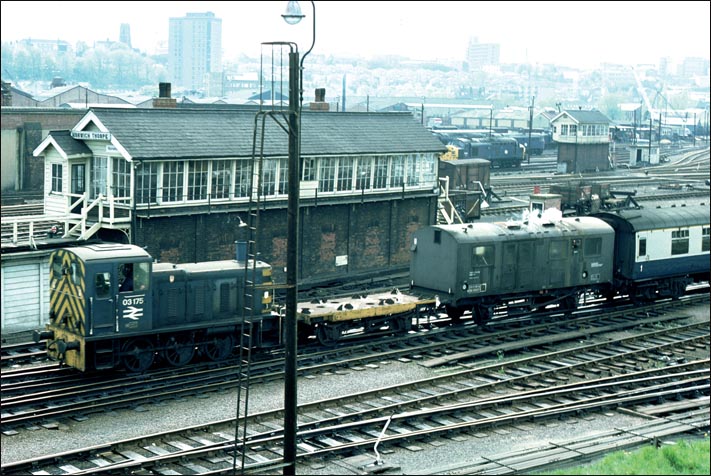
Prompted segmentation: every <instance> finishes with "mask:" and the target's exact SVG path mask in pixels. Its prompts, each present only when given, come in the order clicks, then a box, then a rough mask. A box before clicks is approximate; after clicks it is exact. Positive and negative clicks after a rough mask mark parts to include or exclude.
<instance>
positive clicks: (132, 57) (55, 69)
mask: <svg viewBox="0 0 711 476" xmlns="http://www.w3.org/2000/svg"><path fill="white" fill-rule="evenodd" d="M2 69H3V73H2V74H3V79H4V80H6V81H11V82H18V81H48V82H49V81H51V80H52V78H54V77H55V76H59V77H61V78H63V79H64V80H65V81H66V82H67V84H76V83H80V82H81V83H89V85H90V87H92V88H95V89H136V88H138V87H141V86H144V85H147V84H150V85H155V84H156V83H158V82H160V81H162V80H163V79H164V77H165V76H166V68H165V66H164V65H161V64H159V63H158V62H157V61H156V58H151V57H149V56H146V55H145V54H143V53H140V52H139V51H137V50H133V49H131V48H129V47H127V46H126V45H124V44H122V43H98V44H97V45H96V46H94V47H93V48H92V47H88V46H86V45H85V44H81V43H80V44H77V47H76V48H75V49H71V48H69V49H67V50H57V51H48V50H46V49H40V48H38V47H37V46H34V45H32V44H31V43H26V42H22V41H19V42H13V43H3V44H2Z"/></svg>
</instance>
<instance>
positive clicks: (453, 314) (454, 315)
mask: <svg viewBox="0 0 711 476" xmlns="http://www.w3.org/2000/svg"><path fill="white" fill-rule="evenodd" d="M444 310H445V311H447V316H449V318H450V319H451V320H452V322H459V320H460V318H461V317H462V314H464V309H462V308H461V307H456V306H450V305H449V304H446V305H445V306H444Z"/></svg>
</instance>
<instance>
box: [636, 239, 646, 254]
mask: <svg viewBox="0 0 711 476" xmlns="http://www.w3.org/2000/svg"><path fill="white" fill-rule="evenodd" d="M646 255H647V238H640V239H639V250H638V251H637V256H646Z"/></svg>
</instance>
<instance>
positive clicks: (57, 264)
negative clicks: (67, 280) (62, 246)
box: [52, 256, 62, 279]
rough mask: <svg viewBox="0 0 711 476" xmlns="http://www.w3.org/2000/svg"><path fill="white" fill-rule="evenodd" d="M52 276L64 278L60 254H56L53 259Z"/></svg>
mask: <svg viewBox="0 0 711 476" xmlns="http://www.w3.org/2000/svg"><path fill="white" fill-rule="evenodd" d="M52 278H54V279H61V278H62V260H60V259H59V257H58V256H55V257H54V259H52Z"/></svg>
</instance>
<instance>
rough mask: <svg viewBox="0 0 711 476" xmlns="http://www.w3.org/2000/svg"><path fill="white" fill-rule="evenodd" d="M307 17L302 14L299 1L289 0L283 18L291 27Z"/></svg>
mask: <svg viewBox="0 0 711 476" xmlns="http://www.w3.org/2000/svg"><path fill="white" fill-rule="evenodd" d="M305 16H306V15H304V14H303V13H301V5H299V2H298V1H297V0H289V3H287V5H286V11H285V12H284V13H283V14H282V18H283V19H284V21H285V22H287V23H288V24H289V25H296V24H297V23H299V22H300V21H301V19H302V18H304V17H305Z"/></svg>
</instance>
